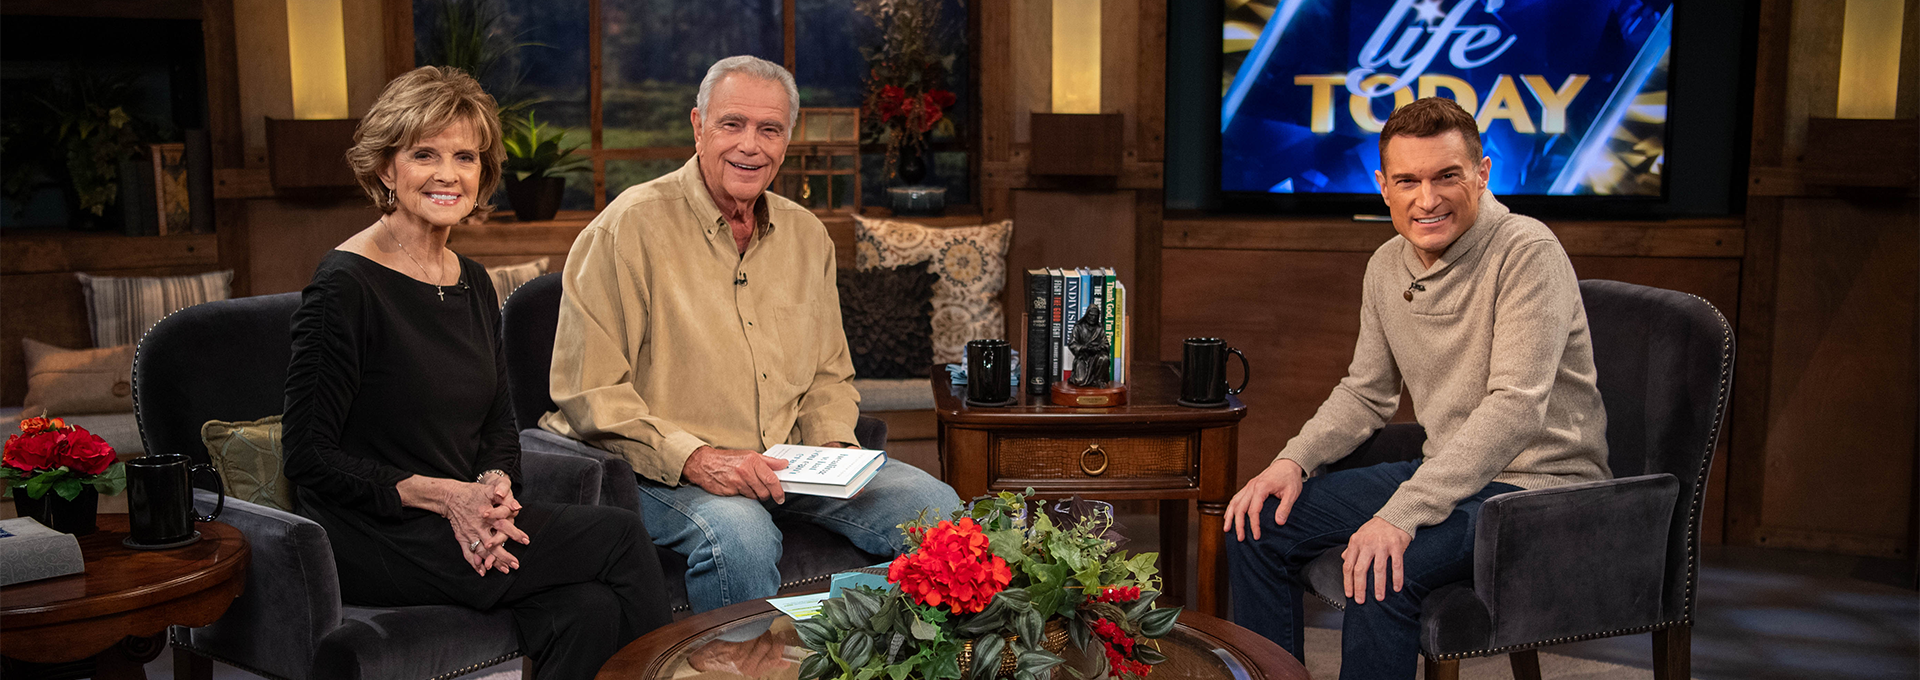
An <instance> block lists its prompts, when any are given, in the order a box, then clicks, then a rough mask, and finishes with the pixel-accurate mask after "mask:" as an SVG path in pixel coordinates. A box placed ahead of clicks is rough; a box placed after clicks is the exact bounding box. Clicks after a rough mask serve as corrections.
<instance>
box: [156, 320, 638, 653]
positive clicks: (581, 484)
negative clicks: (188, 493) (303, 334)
mask: <svg viewBox="0 0 1920 680" xmlns="http://www.w3.org/2000/svg"><path fill="white" fill-rule="evenodd" d="M299 305H300V295H299V294H298V293H286V294H282V295H265V296H260V297H250V298H241V299H238V300H226V301H221V302H211V303H207V304H203V305H197V306H194V307H189V308H187V309H183V310H180V311H179V312H176V313H174V314H172V315H170V316H168V317H167V318H166V319H163V320H161V321H160V323H159V324H157V325H155V326H154V327H153V330H151V331H148V332H147V334H146V337H145V338H144V339H142V341H141V343H140V348H139V350H138V351H137V353H136V354H135V356H134V369H133V404H134V413H135V415H136V417H137V418H138V420H139V422H140V433H141V437H142V438H143V439H144V440H145V442H146V449H147V455H155V454H169V453H177V454H184V455H186V456H189V457H191V458H193V459H194V461H196V462H199V463H205V462H207V459H208V456H207V450H206V446H205V445H204V444H202V443H201V440H200V426H201V425H202V424H203V423H205V422H206V421H208V420H228V421H240V420H255V419H259V418H264V417H267V416H271V415H275V414H278V413H280V412H281V411H282V405H283V404H284V402H285V390H286V380H287V360H288V358H289V356H290V354H291V346H292V338H291V334H290V322H291V319H292V317H293V312H294V309H295V308H297V307H298V306H299ZM521 472H522V474H523V475H524V477H523V479H522V488H523V490H522V493H521V496H522V497H523V498H525V499H528V500H543V501H548V502H554V503H574V504H583V505H591V504H595V503H597V502H598V501H599V499H600V496H601V483H600V474H601V468H600V466H598V465H595V464H592V463H591V462H589V461H583V460H581V459H579V458H577V457H571V456H555V455H548V454H541V453H526V454H524V456H523V458H522V459H521ZM629 486H630V485H629ZM197 493H198V494H200V495H201V497H202V500H203V501H205V503H204V504H203V505H210V504H211V501H212V492H209V491H204V490H202V491H198V492H197ZM220 521H222V522H226V523H228V524H231V525H233V526H235V527H237V528H239V529H240V531H241V533H242V534H244V535H246V537H247V543H248V545H249V546H250V547H251V549H252V560H251V562H250V563H249V564H248V566H247V585H246V590H245V591H244V592H243V593H242V594H241V595H240V597H239V598H237V599H235V600H234V601H233V605H232V607H231V608H229V609H228V610H227V613H226V615H225V616H223V617H222V618H221V619H220V620H219V621H216V622H214V624H213V625H210V626H206V627H204V628H193V629H187V628H175V629H174V630H173V633H172V635H171V637H172V642H173V645H174V647H175V653H176V658H177V659H182V660H184V663H177V664H176V665H178V666H180V667H181V668H190V669H191V670H190V674H191V675H193V676H196V677H201V678H205V677H208V675H209V673H210V671H211V666H210V665H208V664H207V663H206V659H212V660H216V661H220V662H222V663H225V664H228V665H231V666H236V667H239V668H242V669H245V670H247V671H250V672H253V673H256V674H259V675H264V676H267V677H272V678H285V679H287V680H307V679H309V678H312V679H315V680H320V679H325V680H351V679H354V678H409V679H411V678H448V677H453V676H456V675H461V674H464V673H468V672H471V671H474V670H477V669H480V668H484V667H487V666H491V665H494V664H497V663H501V662H504V661H508V660H510V659H513V658H514V657H517V656H520V651H519V642H518V640H517V638H516V637H515V634H514V630H513V620H512V618H511V616H510V614H509V613H508V612H507V611H505V610H501V611H497V612H492V613H488V612H480V611H476V610H472V609H467V608H465V607H457V606H430V607H395V608H379V607H355V606H351V605H347V604H344V603H342V602H341V601H340V580H339V575H338V574H337V573H336V571H335V569H334V561H333V549H332V547H331V545H330V544H329V543H328V541H327V535H326V532H325V531H324V530H322V529H321V528H320V525H318V524H315V523H314V522H313V521H311V520H308V519H306V518H305V517H301V516H300V515H298V514H295V513H290V512H282V511H279V510H275V509H272V508H268V507H264V506H260V505H255V504H253V503H248V502H245V501H241V500H237V499H233V498H228V499H227V505H226V510H225V511H224V512H222V513H221V515H220Z"/></svg>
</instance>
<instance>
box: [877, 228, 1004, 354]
mask: <svg viewBox="0 0 1920 680" xmlns="http://www.w3.org/2000/svg"><path fill="white" fill-rule="evenodd" d="M854 220H855V223H854V227H853V233H854V239H855V249H856V250H855V258H854V268H856V269H860V270H869V269H880V268H885V267H898V266H900V265H903V264H915V263H919V262H926V263H929V264H928V267H927V269H928V270H930V271H932V272H933V273H935V274H939V275H940V282H939V283H936V284H934V286H933V360H934V361H937V362H942V363H953V362H958V361H960V352H961V350H962V349H964V348H965V347H966V345H967V341H968V340H977V339H981V338H1003V337H1005V336H1006V320H1005V317H1004V316H1003V315H1002V313H1001V311H1000V289H1001V288H1002V287H1003V286H1005V285H1006V279H1007V247H1008V245H1009V244H1011V243H1012V242H1013V220H1001V221H999V222H996V223H993V224H982V225H979V226H973V227H949V228H935V227H927V226H922V225H918V224H914V223H912V222H901V221H896V220H882V219H868V218H865V217H859V216H855V217H854Z"/></svg>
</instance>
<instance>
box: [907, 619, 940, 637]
mask: <svg viewBox="0 0 1920 680" xmlns="http://www.w3.org/2000/svg"><path fill="white" fill-rule="evenodd" d="M939 634H940V628H939V627H937V626H934V625H933V624H931V623H927V622H926V621H923V620H921V619H920V617H917V616H916V617H914V619H913V637H914V639H917V640H932V639H933V638H934V636H937V635H939Z"/></svg>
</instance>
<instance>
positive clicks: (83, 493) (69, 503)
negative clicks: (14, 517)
mask: <svg viewBox="0 0 1920 680" xmlns="http://www.w3.org/2000/svg"><path fill="white" fill-rule="evenodd" d="M13 508H14V509H15V510H17V511H19V513H20V516H21V517H32V518H33V519H34V521H36V522H39V523H40V524H41V525H42V526H45V527H47V528H48V529H52V530H54V531H58V532H61V533H68V534H73V535H75V536H85V535H87V534H91V533H93V532H94V530H95V529H97V528H99V527H97V526H95V525H94V522H93V519H94V517H95V516H96V515H97V514H99V512H100V492H98V491H95V490H93V487H91V486H83V487H80V495H78V496H74V497H73V500H67V499H65V498H61V497H60V494H57V493H54V492H53V490H52V489H48V490H47V495H45V496H41V497H39V498H28V497H27V490H26V489H24V488H18V489H14V490H13Z"/></svg>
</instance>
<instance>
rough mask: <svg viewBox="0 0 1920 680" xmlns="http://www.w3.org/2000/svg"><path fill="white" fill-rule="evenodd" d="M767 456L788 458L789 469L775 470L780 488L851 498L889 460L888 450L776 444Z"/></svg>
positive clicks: (830, 496) (787, 490)
mask: <svg viewBox="0 0 1920 680" xmlns="http://www.w3.org/2000/svg"><path fill="white" fill-rule="evenodd" d="M767 455H769V456H773V457H775V458H780V459H783V460H785V461H787V468H786V469H784V470H775V471H773V474H774V476H775V477H779V478H780V488H781V489H785V490H786V492H787V493H803V494H808V495H812V496H826V497H829V498H852V497H853V496H854V494H857V493H860V490H861V489H863V488H866V486H867V482H870V481H873V475H874V474H875V473H877V472H879V471H880V466H881V465H884V464H886V462H887V452H885V451H875V450H872V449H839V448H832V447H827V446H798V445H794V444H778V445H775V446H774V447H773V448H771V449H767Z"/></svg>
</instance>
